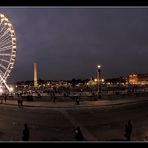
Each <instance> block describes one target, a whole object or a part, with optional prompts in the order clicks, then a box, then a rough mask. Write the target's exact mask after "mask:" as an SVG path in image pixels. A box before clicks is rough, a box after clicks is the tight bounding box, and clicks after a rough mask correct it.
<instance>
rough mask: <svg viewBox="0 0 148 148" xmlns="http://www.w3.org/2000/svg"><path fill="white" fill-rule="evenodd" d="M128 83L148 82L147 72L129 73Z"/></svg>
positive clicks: (143, 83)
mask: <svg viewBox="0 0 148 148" xmlns="http://www.w3.org/2000/svg"><path fill="white" fill-rule="evenodd" d="M129 83H130V84H141V85H146V84H148V74H131V75H129Z"/></svg>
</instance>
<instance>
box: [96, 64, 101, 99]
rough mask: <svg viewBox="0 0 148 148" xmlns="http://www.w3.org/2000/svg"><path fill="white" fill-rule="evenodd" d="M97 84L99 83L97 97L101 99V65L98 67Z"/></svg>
mask: <svg viewBox="0 0 148 148" xmlns="http://www.w3.org/2000/svg"><path fill="white" fill-rule="evenodd" d="M97 80H98V81H97V83H98V90H97V95H98V98H99V99H100V98H101V65H97Z"/></svg>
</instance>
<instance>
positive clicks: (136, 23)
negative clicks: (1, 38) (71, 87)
mask: <svg viewBox="0 0 148 148" xmlns="http://www.w3.org/2000/svg"><path fill="white" fill-rule="evenodd" d="M0 13H3V14H4V15H5V16H6V17H8V19H9V20H10V21H11V23H12V25H13V26H14V29H15V31H16V38H17V56H16V61H15V66H14V69H13V70H12V72H11V74H10V77H9V78H8V80H9V81H23V80H33V63H34V62H36V63H37V67H38V78H41V79H54V80H55V79H58V80H60V79H68V80H70V79H72V78H82V79H85V78H90V77H92V76H95V75H96V65H97V64H101V65H102V77H104V78H110V77H119V76H126V75H128V74H130V73H132V72H135V73H148V66H147V64H148V7H147V8H146V7H145V8H140V7H137V8H136V7H135V8H129V7H128V8H124V7H116V8H115V7H106V8H104V7H98V8H97V7H95V8H92V7H87V8H86V7H83V8H82V7H62V8H61V7H42V8H41V7H28V8H27V7H14V8H12V7H5V8H3V7H0Z"/></svg>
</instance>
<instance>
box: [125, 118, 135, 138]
mask: <svg viewBox="0 0 148 148" xmlns="http://www.w3.org/2000/svg"><path fill="white" fill-rule="evenodd" d="M132 130H133V127H132V124H131V120H128V123H127V124H126V125H125V134H124V136H125V138H126V140H127V141H130V140H131V134H132Z"/></svg>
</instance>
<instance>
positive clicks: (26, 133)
mask: <svg viewBox="0 0 148 148" xmlns="http://www.w3.org/2000/svg"><path fill="white" fill-rule="evenodd" d="M29 138H30V131H29V128H28V125H27V123H25V124H24V129H23V137H22V140H23V141H29Z"/></svg>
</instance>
